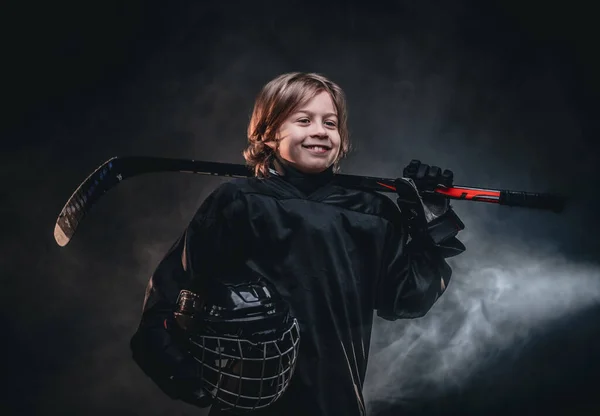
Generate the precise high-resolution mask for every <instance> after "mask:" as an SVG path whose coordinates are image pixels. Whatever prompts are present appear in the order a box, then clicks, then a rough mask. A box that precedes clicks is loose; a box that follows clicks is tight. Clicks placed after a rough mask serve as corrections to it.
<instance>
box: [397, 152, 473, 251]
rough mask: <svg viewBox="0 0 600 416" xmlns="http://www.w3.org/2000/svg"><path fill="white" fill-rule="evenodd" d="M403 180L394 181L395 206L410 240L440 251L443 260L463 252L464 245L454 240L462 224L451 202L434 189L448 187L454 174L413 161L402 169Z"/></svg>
mask: <svg viewBox="0 0 600 416" xmlns="http://www.w3.org/2000/svg"><path fill="white" fill-rule="evenodd" d="M403 176H404V177H403V178H398V179H396V192H397V193H398V200H397V202H398V206H399V207H400V209H401V211H402V213H403V216H404V219H405V222H406V223H407V225H408V229H409V233H410V235H411V237H412V238H413V239H416V240H421V241H425V242H427V241H430V242H433V244H435V245H437V246H438V247H440V248H441V249H443V251H444V253H445V255H444V257H451V256H455V255H457V254H460V253H462V252H463V251H464V250H465V247H464V245H463V244H462V243H461V242H460V241H458V240H457V239H456V238H455V237H456V235H457V234H458V232H459V231H460V230H462V229H464V227H465V226H464V224H463V223H462V221H461V220H460V218H458V216H457V215H456V213H455V212H454V211H453V210H452V208H451V206H450V201H449V200H448V198H446V197H444V196H443V195H439V194H436V193H435V192H434V190H435V189H436V188H437V187H439V186H442V187H451V186H452V183H453V180H454V174H453V173H452V171H450V170H448V169H446V170H444V171H443V172H442V170H441V169H440V168H439V167H437V166H429V165H426V164H424V163H421V162H420V161H418V160H412V161H411V162H410V164H409V165H408V166H406V167H405V168H404V170H403Z"/></svg>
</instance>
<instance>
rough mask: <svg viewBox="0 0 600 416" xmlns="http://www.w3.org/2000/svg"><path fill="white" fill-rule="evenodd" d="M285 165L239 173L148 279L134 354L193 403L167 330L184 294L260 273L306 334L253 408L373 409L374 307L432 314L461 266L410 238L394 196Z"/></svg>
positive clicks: (396, 313)
mask: <svg viewBox="0 0 600 416" xmlns="http://www.w3.org/2000/svg"><path fill="white" fill-rule="evenodd" d="M284 169H285V175H283V176H272V177H270V178H267V179H258V178H249V179H236V180H232V181H230V182H228V183H225V184H223V185H221V186H220V187H219V188H218V189H216V190H215V191H214V192H213V193H212V194H211V195H210V196H209V197H208V198H207V199H206V201H205V202H204V203H203V204H202V206H201V207H200V209H199V210H198V212H197V213H196V215H195V216H194V218H193V220H192V221H191V223H190V224H189V227H188V228H187V229H186V230H185V233H184V235H183V236H182V238H181V239H180V240H179V241H178V242H177V243H176V244H175V245H174V246H173V248H172V250H171V251H170V252H169V253H168V255H167V256H166V257H165V259H164V260H163V261H162V262H161V264H160V265H159V267H158V269H157V271H156V273H155V274H154V275H153V277H152V279H151V281H150V284H149V286H148V291H147V294H146V301H145V305H144V313H143V316H142V322H141V324H140V327H139V330H138V332H137V333H136V335H135V336H134V338H133V340H132V344H131V345H132V349H133V353H134V358H136V361H138V363H140V366H141V367H142V368H143V369H144V371H146V373H147V374H148V375H149V376H151V377H152V378H153V379H154V381H155V382H156V383H157V384H158V385H159V386H161V388H163V390H164V391H165V392H167V393H168V394H169V395H171V397H174V398H179V399H182V400H185V401H188V402H191V403H194V402H195V400H196V398H194V397H191V396H190V395H189V391H188V390H186V388H185V386H183V387H182V385H181V384H177V383H176V382H175V381H174V380H177V379H178V378H185V375H186V374H187V373H188V372H189V368H190V366H193V365H194V364H193V361H191V360H190V358H189V357H186V356H185V354H182V353H181V351H179V350H178V348H177V346H176V344H174V343H173V341H172V338H171V335H170V332H169V330H168V327H169V323H170V322H171V316H172V311H173V305H174V304H175V300H176V298H177V295H178V293H179V290H181V289H183V288H186V289H190V290H192V291H194V290H202V289H201V286H202V285H201V282H202V280H203V279H206V278H209V277H215V276H219V275H223V274H227V273H236V274H239V273H244V272H245V271H246V272H248V273H256V274H259V275H261V276H263V277H265V278H266V279H268V280H269V281H270V282H272V283H273V284H274V285H275V286H276V288H277V289H278V291H279V292H280V294H281V295H282V296H283V297H284V298H285V299H286V300H287V301H288V302H289V304H290V305H291V311H292V314H293V316H295V317H296V318H297V319H298V322H299V325H300V330H301V342H300V353H299V354H300V355H299V358H298V364H297V368H296V372H295V375H294V377H293V379H292V382H291V385H290V387H289V389H288V390H287V391H286V392H285V393H284V395H283V396H282V397H281V398H280V399H279V400H278V401H276V402H275V403H274V404H273V405H271V406H270V407H269V408H268V409H266V410H262V411H259V412H253V413H252V414H253V415H257V416H259V415H260V416H263V415H286V416H292V415H303V416H306V415H311V416H325V415H327V416H333V415H336V416H337V415H344V416H359V415H362V416H364V415H366V411H365V405H364V401H363V396H362V388H363V381H364V378H365V373H366V369H367V359H368V356H369V343H370V337H371V328H372V320H373V311H377V314H378V315H379V316H381V317H383V318H385V319H389V320H394V319H399V318H417V317H421V316H423V315H425V313H427V311H428V310H429V309H430V308H431V307H432V305H433V304H434V302H435V301H436V299H437V298H438V297H439V295H440V292H441V287H440V286H441V280H442V279H443V280H444V282H445V284H446V285H447V283H448V281H449V279H450V275H451V269H450V267H449V266H448V264H447V263H446V261H445V259H444V255H443V253H442V252H441V250H440V249H439V248H438V247H437V246H436V245H434V244H433V243H432V242H430V240H427V239H424V240H423V239H413V240H411V241H408V235H407V233H406V231H405V228H404V227H403V222H402V218H401V215H400V210H399V209H398V207H397V206H396V204H394V203H393V202H392V201H391V200H390V199H389V198H387V197H385V196H383V195H380V194H378V193H375V192H363V191H356V190H349V189H346V188H342V187H339V186H336V185H335V183H334V182H333V181H332V178H333V177H334V174H333V173H332V170H331V169H329V170H328V171H326V172H323V173H320V174H317V175H307V174H303V173H301V172H299V171H297V170H295V169H293V168H292V167H290V166H285V167H284ZM141 357H144V358H141ZM171 376H172V377H171ZM210 414H211V416H212V415H221V414H225V413H224V412H223V411H219V410H218V409H216V408H214V409H212V410H211V413H210Z"/></svg>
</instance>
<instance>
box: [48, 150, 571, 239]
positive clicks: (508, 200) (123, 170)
mask: <svg viewBox="0 0 600 416" xmlns="http://www.w3.org/2000/svg"><path fill="white" fill-rule="evenodd" d="M157 172H186V173H199V174H205V175H213V176H229V177H242V178H244V177H250V176H253V173H252V172H251V171H250V170H249V169H248V168H247V167H246V166H244V165H237V164H233V163H220V162H203V161H199V160H188V159H169V158H162V157H145V156H125V157H113V158H111V159H109V160H107V161H106V162H104V163H103V164H102V165H101V166H100V167H99V168H98V169H96V170H95V171H94V172H92V174H91V175H89V176H88V177H87V178H86V179H85V180H84V181H83V182H82V183H81V185H79V187H78V188H77V189H76V190H75V192H73V195H71V197H70V198H69V200H68V201H67V203H66V204H65V206H64V207H63V209H62V211H61V212H60V214H59V216H58V219H57V220H56V226H55V227H54V239H55V240H56V242H57V243H58V245H59V246H61V247H64V246H66V245H67V244H68V243H69V241H70V240H71V238H73V235H74V234H75V232H76V231H77V228H78V227H79V225H80V224H81V221H83V218H84V217H85V216H86V215H87V213H88V212H89V211H90V209H91V208H92V206H93V205H94V204H95V203H96V201H97V200H98V199H99V198H100V197H101V196H102V195H104V193H106V192H107V191H109V190H110V189H111V188H113V187H114V186H116V185H117V184H118V183H119V182H121V181H123V180H125V179H127V178H131V177H133V176H137V175H141V174H143V173H157ZM335 181H336V183H338V184H339V185H341V186H344V187H347V188H353V189H361V190H370V191H379V192H395V191H396V187H395V185H394V183H395V181H394V179H386V178H375V177H369V176H357V175H342V174H336V175H335ZM434 192H435V193H437V194H440V195H444V196H445V197H446V198H450V199H464V200H468V201H479V202H489V203H494V204H500V205H509V206H517V207H528V208H538V209H546V210H552V211H554V212H560V211H562V209H563V208H564V203H565V199H564V198H562V197H560V196H557V195H552V194H540V193H531V192H519V191H506V190H494V189H483V188H473V187H466V186H458V185H456V186H453V187H450V188H447V187H441V186H440V187H438V188H436V189H435V191H434Z"/></svg>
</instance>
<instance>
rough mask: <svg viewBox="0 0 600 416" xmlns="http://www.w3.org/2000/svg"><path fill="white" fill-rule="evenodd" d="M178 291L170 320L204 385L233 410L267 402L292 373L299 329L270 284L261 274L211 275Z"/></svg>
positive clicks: (227, 407) (272, 400) (205, 388)
mask: <svg viewBox="0 0 600 416" xmlns="http://www.w3.org/2000/svg"><path fill="white" fill-rule="evenodd" d="M201 292H202V293H200V294H196V293H194V292H191V291H188V290H182V291H181V292H180V293H179V297H178V300H177V310H176V312H175V320H176V321H177V322H178V324H179V326H180V327H181V328H182V329H184V333H185V337H186V340H187V342H186V344H187V347H188V349H189V352H190V353H191V355H192V356H193V357H194V359H195V360H196V361H198V362H199V363H200V368H201V369H200V374H201V375H200V377H201V379H202V384H203V389H204V390H205V391H206V392H207V393H208V394H209V395H210V396H211V397H212V398H213V400H214V401H216V402H217V404H218V405H219V406H220V407H221V408H222V409H226V410H228V411H230V412H234V413H238V414H241V413H245V412H247V411H251V410H255V409H260V408H264V407H267V406H269V405H270V404H271V403H273V402H274V401H275V400H277V399H278V398H279V397H281V395H282V394H283V393H284V391H285V390H286V388H287V387H288V385H289V382H290V380H291V378H292V375H293V373H294V369H295V366H296V360H297V357H298V348H299V343H300V331H299V327H298V322H297V321H296V319H294V318H293V317H292V316H291V314H290V310H289V305H288V304H287V302H285V301H284V300H283V299H282V297H281V296H280V295H279V293H278V292H277V291H276V290H275V288H274V287H273V285H272V284H270V283H269V282H267V281H266V280H265V279H263V278H261V277H253V278H251V279H250V280H249V279H248V278H246V279H243V280H242V279H236V278H228V279H218V280H217V279H210V281H209V282H205V283H204V287H203V289H202V290H201Z"/></svg>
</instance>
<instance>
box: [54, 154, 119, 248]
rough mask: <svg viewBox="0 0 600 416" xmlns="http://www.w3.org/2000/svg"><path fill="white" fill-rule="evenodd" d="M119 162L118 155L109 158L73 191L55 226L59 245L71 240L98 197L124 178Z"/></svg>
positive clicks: (55, 235) (55, 237) (64, 244)
mask: <svg viewBox="0 0 600 416" xmlns="http://www.w3.org/2000/svg"><path fill="white" fill-rule="evenodd" d="M119 162H120V160H119V159H118V158H117V157H113V158H111V159H109V160H107V161H106V162H104V163H103V164H102V165H100V167H98V169H96V170H95V171H94V172H92V173H91V174H90V175H89V176H88V177H87V178H86V179H85V180H84V181H83V182H82V183H81V185H79V187H78V188H77V189H76V190H75V192H73V195H71V197H70V198H69V200H68V201H67V203H66V204H65V206H64V207H63V209H62V210H61V212H60V214H59V215H58V218H57V220H56V225H55V226H54V239H55V240H56V243H57V244H58V245H59V246H61V247H64V246H66V245H67V244H68V243H69V241H71V239H72V238H73V235H74V234H75V232H76V231H77V228H78V227H79V224H80V223H81V221H83V219H84V217H85V216H86V215H87V213H88V212H89V211H90V209H91V208H92V206H93V205H94V203H95V202H96V201H97V200H98V198H100V197H101V196H102V195H103V194H104V193H105V192H106V191H108V190H109V189H111V188H112V187H113V186H115V185H116V184H118V183H119V182H120V181H121V180H123V173H122V172H120V169H119V165H120V163H119Z"/></svg>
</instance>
